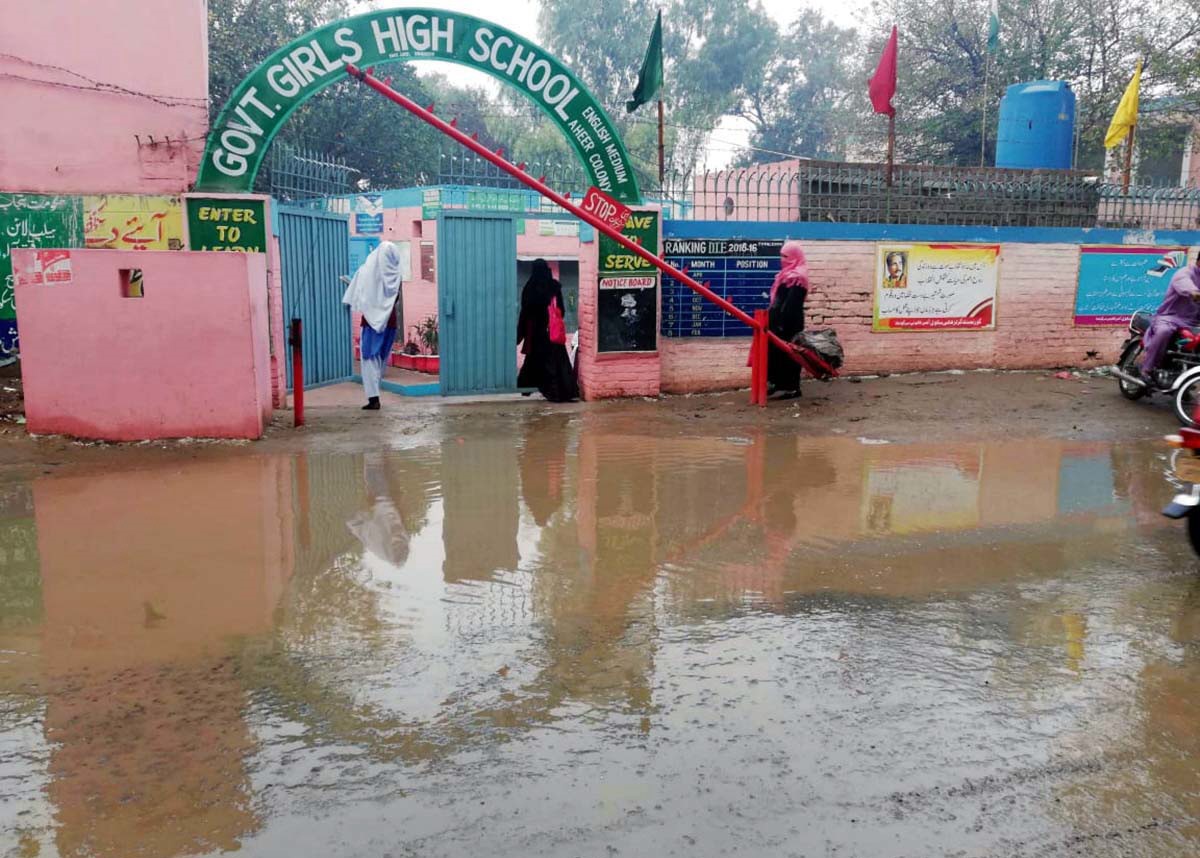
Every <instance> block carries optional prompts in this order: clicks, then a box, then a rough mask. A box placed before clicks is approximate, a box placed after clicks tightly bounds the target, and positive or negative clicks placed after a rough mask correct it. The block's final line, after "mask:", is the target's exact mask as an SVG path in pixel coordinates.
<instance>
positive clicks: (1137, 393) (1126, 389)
mask: <svg viewBox="0 0 1200 858" xmlns="http://www.w3.org/2000/svg"><path fill="white" fill-rule="evenodd" d="M1141 356H1142V341H1141V340H1135V341H1134V342H1132V343H1130V344H1129V345H1128V346H1126V347H1125V351H1123V352H1121V359H1120V360H1119V361H1117V369H1119V370H1121V371H1122V372H1127V373H1129V374H1130V375H1137V374H1138V373H1139V372H1140V370H1139V369H1138V365H1137V362H1138V358H1140V357H1141ZM1117 387H1118V388H1119V389H1120V391H1121V395H1122V396H1124V397H1125V398H1126V399H1128V400H1130V401H1131V402H1136V401H1137V400H1139V399H1141V398H1142V397H1143V396H1145V395H1146V394H1147V393H1149V392H1150V388H1148V387H1141V386H1139V385H1136V384H1130V383H1129V382H1128V381H1122V380H1121V379H1117Z"/></svg>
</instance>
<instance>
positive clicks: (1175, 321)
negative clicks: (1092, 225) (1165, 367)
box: [1142, 254, 1200, 382]
mask: <svg viewBox="0 0 1200 858" xmlns="http://www.w3.org/2000/svg"><path fill="white" fill-rule="evenodd" d="M1197 325H1200V254H1197V256H1196V264H1195V265H1189V266H1188V267H1186V268H1183V269H1180V270H1179V271H1177V272H1176V273H1175V276H1174V277H1172V278H1171V285H1170V286H1168V287H1167V295H1166V297H1165V298H1164V299H1163V302H1162V304H1161V305H1160V306H1159V308H1158V309H1157V310H1155V311H1154V319H1153V320H1152V321H1151V322H1150V327H1149V328H1148V329H1147V330H1146V333H1145V334H1144V335H1143V336H1142V348H1144V349H1145V354H1144V355H1143V356H1142V377H1143V378H1145V379H1146V380H1147V381H1148V382H1151V381H1152V379H1151V375H1152V373H1153V372H1154V370H1156V369H1158V365H1159V363H1161V362H1162V359H1163V355H1164V354H1166V352H1167V347H1168V346H1170V345H1171V340H1173V339H1174V338H1175V336H1176V335H1177V334H1178V333H1179V331H1180V330H1181V329H1182V328H1191V327H1195V326H1197Z"/></svg>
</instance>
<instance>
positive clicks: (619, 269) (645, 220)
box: [600, 212, 658, 276]
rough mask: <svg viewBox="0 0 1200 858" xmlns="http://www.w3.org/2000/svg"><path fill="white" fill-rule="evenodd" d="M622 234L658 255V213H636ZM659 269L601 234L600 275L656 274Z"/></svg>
mask: <svg viewBox="0 0 1200 858" xmlns="http://www.w3.org/2000/svg"><path fill="white" fill-rule="evenodd" d="M621 234H622V235H624V236H625V237H626V238H632V239H633V240H634V241H635V242H637V243H638V244H640V245H641V246H642V247H644V248H646V250H648V251H650V252H651V253H652V254H654V255H655V256H657V255H658V212H634V213H633V214H631V215H630V216H629V220H627V221H625V228H624V229H622V230H621ZM657 272H658V269H657V268H655V267H654V266H653V265H651V264H650V263H649V262H647V261H646V260H644V259H642V257H640V256H638V255H637V254H636V253H634V252H633V251H631V250H627V249H626V248H624V247H622V246H621V245H619V244H617V243H616V242H615V241H613V240H612V239H611V238H609V237H608V236H607V235H605V234H604V233H600V274H601V275H602V276H603V275H605V274H630V273H639V274H656V273H657Z"/></svg>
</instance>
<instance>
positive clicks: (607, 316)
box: [596, 211, 658, 352]
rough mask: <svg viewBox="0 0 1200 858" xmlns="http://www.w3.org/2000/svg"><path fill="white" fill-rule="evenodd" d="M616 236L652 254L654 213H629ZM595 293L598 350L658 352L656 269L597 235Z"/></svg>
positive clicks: (655, 244) (655, 231)
mask: <svg viewBox="0 0 1200 858" xmlns="http://www.w3.org/2000/svg"><path fill="white" fill-rule="evenodd" d="M621 234H622V235H625V236H628V237H629V238H631V239H633V240H634V241H635V242H637V243H638V244H640V245H641V246H642V247H644V248H646V249H647V250H649V251H650V252H651V253H653V254H656V255H657V253H658V212H652V211H635V212H633V214H631V215H630V216H629V220H628V221H626V222H625V227H624V229H622V230H621ZM599 248H600V276H599V283H598V284H597V285H598V289H597V296H596V326H597V328H598V333H597V337H596V348H597V350H598V351H600V352H653V351H657V350H658V269H657V268H655V267H654V266H653V265H651V264H650V263H649V262H647V261H646V260H644V259H642V258H641V257H640V256H638V255H637V254H636V253H634V252H633V251H631V250H629V249H627V248H625V247H622V246H621V245H620V244H618V243H617V242H615V241H613V240H612V239H611V238H609V237H608V236H606V235H604V234H603V233H601V235H600V241H599Z"/></svg>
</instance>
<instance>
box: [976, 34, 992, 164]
mask: <svg viewBox="0 0 1200 858" xmlns="http://www.w3.org/2000/svg"><path fill="white" fill-rule="evenodd" d="M991 70H992V52H991V51H988V52H987V55H986V56H985V57H984V60H983V111H982V112H983V133H982V134H981V135H980V137H979V166H980V167H986V166H987V114H988V78H989V77H990V76H991V75H990V72H991Z"/></svg>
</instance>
